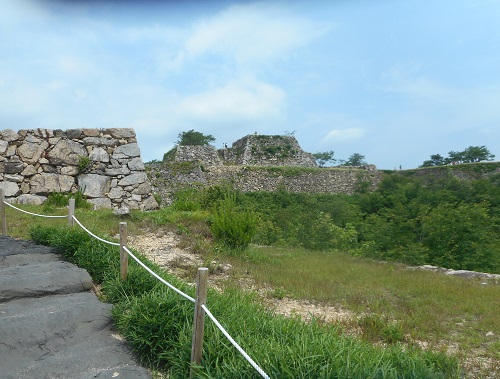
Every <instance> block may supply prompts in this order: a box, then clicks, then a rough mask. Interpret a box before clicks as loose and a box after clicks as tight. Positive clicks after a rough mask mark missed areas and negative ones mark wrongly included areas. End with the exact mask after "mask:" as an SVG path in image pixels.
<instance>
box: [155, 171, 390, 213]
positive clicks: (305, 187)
mask: <svg viewBox="0 0 500 379" xmlns="http://www.w3.org/2000/svg"><path fill="white" fill-rule="evenodd" d="M146 171H147V173H148V176H149V178H150V181H151V184H152V186H153V189H154V191H155V192H156V193H158V194H159V195H160V196H161V198H162V202H163V204H162V205H166V204H170V203H171V201H172V195H173V193H175V191H177V190H179V189H183V188H200V187H201V188H203V187H210V186H216V185H224V184H229V185H230V186H232V187H234V188H236V189H238V190H240V191H243V192H255V191H277V190H280V189H283V190H286V191H289V192H299V193H300V192H304V193H326V194H353V193H354V192H355V191H356V188H357V187H358V186H359V184H360V183H362V182H366V183H368V187H369V189H375V188H376V187H377V186H378V183H379V182H380V180H381V175H382V173H381V172H379V171H378V170H377V169H376V168H375V166H366V167H358V168H302V167H276V166H275V167H265V166H261V167H255V166H220V165H218V166H202V165H200V164H199V163H198V162H170V163H154V164H148V165H147V168H146Z"/></svg>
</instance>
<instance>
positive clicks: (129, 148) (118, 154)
mask: <svg viewBox="0 0 500 379" xmlns="http://www.w3.org/2000/svg"><path fill="white" fill-rule="evenodd" d="M140 155H141V150H140V149H139V145H138V144H137V143H128V144H126V145H120V146H118V147H117V148H116V149H115V152H114V153H113V158H115V159H124V158H133V157H138V156H140Z"/></svg>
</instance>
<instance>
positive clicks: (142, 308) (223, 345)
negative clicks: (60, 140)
mask: <svg viewBox="0 0 500 379" xmlns="http://www.w3.org/2000/svg"><path fill="white" fill-rule="evenodd" d="M31 236H32V238H33V239H34V240H35V241H36V242H38V243H43V244H48V245H52V246H56V247H57V248H59V249H61V251H63V252H64V254H65V255H66V257H67V258H68V259H70V260H72V261H74V262H77V263H78V264H79V265H80V266H81V267H85V268H87V269H88V270H92V272H93V275H95V278H94V279H95V280H96V281H97V282H99V283H101V284H102V289H103V294H104V295H103V296H104V299H107V300H108V301H110V302H112V303H113V304H115V306H114V308H113V309H114V310H113V316H114V319H115V321H116V324H117V327H118V329H119V331H120V332H121V333H122V334H123V335H124V336H125V337H126V338H127V340H128V341H129V342H130V343H131V345H132V346H133V348H134V350H135V351H136V352H137V353H138V354H140V357H141V359H142V361H143V362H144V363H146V364H148V365H150V366H151V367H156V368H161V369H163V370H165V372H167V373H168V375H169V377H170V378H185V377H187V376H188V374H189V370H190V365H189V358H190V349H191V336H192V325H191V324H192V318H193V305H192V304H191V303H190V302H189V301H186V300H185V299H183V298H181V297H179V296H178V295H177V294H176V293H174V292H173V291H170V290H168V289H166V288H165V287H164V286H159V285H158V284H157V283H155V282H154V281H153V280H152V279H151V277H150V276H149V274H148V273H147V272H146V271H145V270H140V269H139V267H138V266H137V265H136V264H135V263H134V262H131V267H130V275H129V277H128V279H127V280H126V281H121V280H119V278H118V276H119V270H118V268H117V265H118V262H119V257H118V249H117V248H116V247H114V246H109V245H105V244H102V243H98V242H94V241H93V240H91V239H90V238H91V237H89V236H86V235H85V234H83V233H82V232H81V231H79V230H78V229H69V228H67V227H57V228H55V227H42V226H37V227H34V228H32V229H31ZM141 259H143V260H144V261H145V262H146V260H145V258H143V257H142V258H141ZM147 264H148V265H150V266H151V267H152V268H153V269H154V270H155V271H156V272H158V273H159V274H160V275H161V276H162V277H163V278H165V279H166V280H168V281H169V282H171V283H172V284H174V285H176V286H178V287H180V289H181V290H183V291H185V292H187V293H189V294H191V295H192V294H193V292H194V289H193V288H192V287H190V286H188V285H186V284H185V283H183V282H181V281H180V280H179V279H177V278H175V277H173V276H172V275H169V274H167V273H165V272H164V271H162V270H161V269H160V268H159V267H157V266H155V265H154V264H151V263H150V262H148V263H147ZM207 306H208V307H209V308H210V309H211V311H212V313H213V314H214V315H215V316H216V317H217V318H218V319H219V320H220V321H221V323H222V324H223V325H224V326H225V327H226V329H227V330H228V331H229V333H230V334H231V335H232V336H233V337H234V338H235V339H236V340H237V342H238V343H240V344H241V346H242V347H243V348H244V349H245V350H246V351H248V353H249V354H250V355H251V356H252V357H253V358H254V359H255V360H256V362H258V363H259V364H260V365H261V367H262V368H263V369H264V370H265V371H266V372H267V373H268V374H269V375H270V376H271V377H272V378H458V377H460V370H459V368H458V362H457V360H455V359H453V358H449V357H447V356H446V355H445V354H443V353H435V352H428V351H425V352H423V351H420V350H418V349H414V348H411V349H403V348H402V347H400V346H398V345H393V346H389V347H386V348H378V347H374V346H373V345H372V344H369V343H365V342H362V341H359V340H357V339H354V338H351V337H348V336H345V335H343V333H342V330H341V329H340V328H339V327H338V326H333V325H323V324H322V323H319V322H314V321H313V322H312V323H310V324H306V323H304V322H302V321H301V320H299V319H297V318H284V317H280V316H276V315H275V314H273V313H272V312H271V311H269V310H266V309H264V308H263V307H262V306H261V305H259V304H258V303H257V302H256V301H254V298H253V297H252V295H249V294H246V293H243V292H241V291H239V290H236V289H234V288H231V287H229V288H226V290H225V291H224V292H223V293H218V292H215V291H209V295H208V301H207ZM203 354H204V355H203V357H204V358H203V362H202V366H201V367H199V368H198V369H197V370H196V377H198V378H257V377H259V375H258V374H257V372H256V371H255V370H254V369H253V368H252V367H251V366H250V365H249V364H248V363H247V362H246V361H244V359H243V358H242V357H241V356H240V355H239V353H238V352H237V351H236V350H235V349H234V348H233V347H232V346H230V345H229V343H228V341H226V340H225V337H223V336H222V335H221V334H220V332H219V331H218V330H217V329H216V328H215V327H214V326H213V325H212V323H210V322H208V321H207V325H206V331H205V343H204V352H203Z"/></svg>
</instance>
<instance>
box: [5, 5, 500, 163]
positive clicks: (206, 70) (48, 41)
mask: <svg viewBox="0 0 500 379" xmlns="http://www.w3.org/2000/svg"><path fill="white" fill-rule="evenodd" d="M0 6H1V8H0V9H1V12H0V129H7V128H9V129H14V130H18V129H34V128H49V129H72V128H108V127H133V128H135V130H136V132H137V136H138V140H139V146H140V148H141V153H142V156H143V159H144V160H145V161H149V160H152V159H161V158H162V156H163V154H164V153H165V152H167V151H168V150H169V149H170V148H172V147H173V145H174V143H175V141H176V140H177V136H178V134H179V133H180V132H183V131H188V130H191V129H194V130H196V131H200V132H202V133H205V134H212V135H213V136H214V137H215V138H216V141H215V146H216V147H222V145H223V144H224V143H228V144H229V145H230V144H231V143H232V142H234V141H236V140H237V139H239V138H241V137H243V136H245V135H247V134H251V133H254V132H257V133H259V134H285V132H287V133H290V132H294V134H295V137H296V138H297V139H298V141H299V143H300V145H301V146H302V147H303V149H304V150H306V151H308V152H312V153H315V152H322V151H328V150H333V151H334V152H335V157H336V158H338V159H347V158H348V157H349V156H350V155H351V154H353V153H360V154H362V155H365V157H366V160H367V161H368V162H369V163H373V164H375V165H377V167H379V168H382V169H393V168H396V167H399V166H400V165H401V166H402V167H403V168H414V167H417V166H418V165H420V164H421V163H422V162H423V161H424V160H426V159H429V157H430V155H431V154H436V153H439V154H441V155H443V156H447V154H448V152H449V151H452V150H453V151H461V150H464V149H465V148H467V147H468V146H483V145H484V146H486V147H487V148H488V149H489V150H490V152H491V153H493V154H495V155H496V158H495V160H500V21H499V20H500V0H467V1H466V0H435V1H422V0H404V1H403V0H337V1H335V0H331V1H314V0H311V1H272V0H271V1H262V2H255V1H241V2H236V1H223V0H221V1H215V0H214V1H211V0H205V1H194V0H191V1H190V0H187V1H118V0H115V1H113V0H108V1H98V0H88V1H83V0H81V1H78V0H73V1H69V0H67V1H61V0H59V1H49V0H45V1H44V0H38V1H35V0H31V1H30V0H16V1H11V0H0Z"/></svg>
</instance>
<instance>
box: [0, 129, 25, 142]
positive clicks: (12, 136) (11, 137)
mask: <svg viewBox="0 0 500 379" xmlns="http://www.w3.org/2000/svg"><path fill="white" fill-rule="evenodd" d="M19 137H20V135H19V134H18V133H16V132H15V131H13V130H12V129H4V130H0V139H2V140H4V141H7V142H13V141H17V140H18V139H19Z"/></svg>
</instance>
